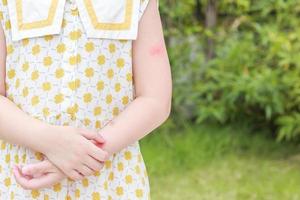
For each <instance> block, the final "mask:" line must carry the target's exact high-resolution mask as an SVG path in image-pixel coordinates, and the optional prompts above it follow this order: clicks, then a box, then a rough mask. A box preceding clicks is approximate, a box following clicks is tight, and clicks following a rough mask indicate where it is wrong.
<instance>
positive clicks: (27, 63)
mask: <svg viewBox="0 0 300 200" xmlns="http://www.w3.org/2000/svg"><path fill="white" fill-rule="evenodd" d="M148 1H149V0H120V1H111V0H40V1H37V0H0V21H1V25H2V27H3V29H4V32H5V36H6V46H7V59H6V94H7V97H8V98H9V99H10V100H11V101H13V102H14V103H15V104H16V105H17V106H18V107H19V108H20V109H22V110H23V111H24V112H26V113H27V114H28V115H30V116H32V117H35V118H37V119H39V120H42V121H45V122H47V123H50V124H55V125H72V126H77V127H84V128H88V129H91V130H96V131H97V130H100V129H101V128H102V127H104V126H105V125H106V124H107V123H108V122H109V121H110V120H112V119H113V118H114V117H116V116H117V115H118V114H119V113H120V112H122V111H123V110H124V109H125V108H126V106H127V105H128V104H129V103H130V102H131V101H132V100H133V99H134V85H133V77H132V75H133V73H132V41H133V40H135V39H136V38H137V32H138V25H139V20H140V18H141V17H142V14H143V13H144V11H145V9H146V7H147V4H148ZM42 159H43V155H42V154H41V153H40V152H35V151H33V150H31V149H28V148H25V147H22V146H19V145H16V144H10V143H7V142H5V141H1V144H0V199H5V200H6V199H17V200H26V199H45V200H46V199H53V200H54V199H58V200H62V199H67V200H71V199H83V200H88V199H94V200H100V199H101V200H119V199H120V200H135V199H150V188H149V180H148V176H147V170H146V167H145V164H144V160H143V157H142V154H141V152H140V147H139V142H138V141H137V142H135V143H133V144H131V145H129V146H128V147H126V148H125V149H123V150H121V151H120V152H118V153H115V154H113V155H112V156H111V158H110V159H109V160H108V161H106V162H105V166H104V168H103V169H102V170H100V171H98V172H96V173H95V174H94V175H92V176H88V177H85V178H84V179H83V180H79V181H73V180H71V179H69V178H66V179H64V180H63V181H61V182H59V183H57V184H55V185H54V186H53V187H49V188H43V189H40V190H25V189H23V188H22V187H21V186H20V185H18V184H17V183H16V181H15V179H14V176H13V173H12V166H13V165H15V164H27V163H35V162H39V161H41V160H42Z"/></svg>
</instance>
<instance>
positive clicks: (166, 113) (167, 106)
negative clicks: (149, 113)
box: [157, 98, 172, 124]
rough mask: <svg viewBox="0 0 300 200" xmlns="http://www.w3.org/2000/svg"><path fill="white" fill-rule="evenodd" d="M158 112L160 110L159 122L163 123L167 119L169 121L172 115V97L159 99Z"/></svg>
mask: <svg viewBox="0 0 300 200" xmlns="http://www.w3.org/2000/svg"><path fill="white" fill-rule="evenodd" d="M157 104H158V105H159V106H158V112H160V117H159V119H160V120H159V123H160V124H163V123H164V122H165V121H167V120H168V119H169V117H170V115H171V109H172V99H171V98H170V99H164V100H161V101H158V102H157Z"/></svg>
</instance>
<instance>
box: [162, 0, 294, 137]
mask: <svg viewBox="0 0 300 200" xmlns="http://www.w3.org/2000/svg"><path fill="white" fill-rule="evenodd" d="M160 8H161V16H162V20H163V23H164V28H165V34H166V41H167V44H168V51H169V56H170V60H171V64H172V69H173V79H174V104H173V112H174V115H172V116H174V118H175V120H176V121H177V122H184V121H192V122H195V123H203V122H205V121H217V122H219V123H228V122H232V121H234V122H236V121H243V122H249V123H250V124H252V128H255V129H257V128H265V129H268V130H270V131H271V132H273V133H275V134H276V135H277V139H279V140H282V139H287V140H297V139H299V136H300V123H299V122H300V113H299V109H300V95H299V94H300V81H299V80H300V70H299V69H300V62H299V59H300V54H299V52H300V20H299V19H300V18H299V17H300V3H299V1H297V0H260V1H258V0H252V1H251V0H219V1H217V0H184V1H176V0H160ZM176 118H177V119H176Z"/></svg>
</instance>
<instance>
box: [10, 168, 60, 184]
mask: <svg viewBox="0 0 300 200" xmlns="http://www.w3.org/2000/svg"><path fill="white" fill-rule="evenodd" d="M14 176H15V179H16V181H17V182H18V183H19V184H20V185H21V186H22V187H23V188H24V189H30V190H33V189H40V188H45V187H50V186H52V185H54V184H55V183H57V182H59V181H60V180H61V175H60V174H59V173H48V174H44V175H43V176H40V177H38V178H26V177H25V176H24V175H23V174H22V172H21V170H20V169H19V168H17V167H16V168H14Z"/></svg>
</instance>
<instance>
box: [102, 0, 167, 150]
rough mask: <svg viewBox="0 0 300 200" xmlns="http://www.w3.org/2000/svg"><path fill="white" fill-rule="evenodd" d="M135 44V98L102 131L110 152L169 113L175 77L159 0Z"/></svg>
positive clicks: (146, 16) (152, 1)
mask: <svg viewBox="0 0 300 200" xmlns="http://www.w3.org/2000/svg"><path fill="white" fill-rule="evenodd" d="M139 26H140V28H139V36H138V39H137V40H136V41H134V44H133V77H134V78H133V79H134V85H135V92H136V98H135V99H134V100H133V101H132V102H131V103H130V104H129V105H128V107H127V108H126V109H125V110H124V111H123V112H121V113H120V114H119V115H118V116H117V117H116V118H114V119H113V120H112V121H111V122H110V123H109V124H108V125H107V126H105V127H103V129H101V130H100V133H101V134H102V136H103V137H104V139H105V141H106V143H105V144H104V145H103V146H102V148H103V149H104V150H106V151H108V152H110V153H114V152H118V151H120V150H121V149H123V148H124V147H126V146H128V145H130V144H131V143H134V142H135V141H137V140H139V139H141V138H142V137H144V136H145V135H146V134H148V133H150V132H151V131H152V130H153V129H155V128H156V127H158V126H159V125H161V124H162V123H163V122H164V121H165V120H166V119H167V118H168V116H169V113H170V107H171V96H172V95H171V93H172V80H171V72H170V71H171V70H170V64H169V60H168V55H167V51H166V47H165V42H164V37H163V31H162V25H161V19H160V16H159V11H158V9H157V0H150V2H149V5H148V7H147V9H146V11H145V13H144V15H143V17H142V19H141V21H140V25H139Z"/></svg>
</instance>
